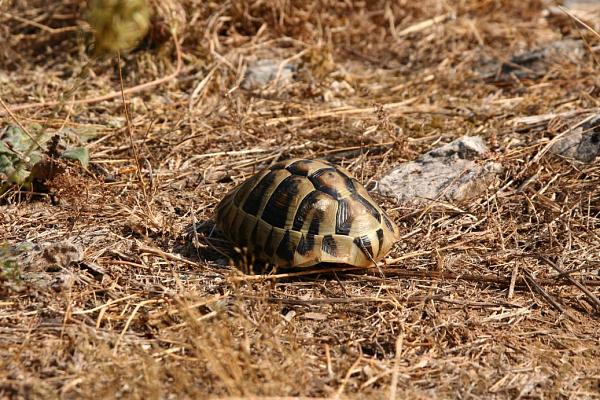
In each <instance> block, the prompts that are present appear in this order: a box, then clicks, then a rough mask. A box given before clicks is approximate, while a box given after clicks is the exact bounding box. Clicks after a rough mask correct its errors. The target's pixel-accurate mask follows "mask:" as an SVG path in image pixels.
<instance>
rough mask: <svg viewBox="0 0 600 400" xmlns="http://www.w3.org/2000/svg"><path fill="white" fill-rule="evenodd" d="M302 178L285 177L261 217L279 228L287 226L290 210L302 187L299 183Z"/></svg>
mask: <svg viewBox="0 0 600 400" xmlns="http://www.w3.org/2000/svg"><path fill="white" fill-rule="evenodd" d="M301 179H302V178H301V177H299V176H296V175H290V176H288V177H287V178H285V179H284V180H283V181H281V183H280V184H279V186H277V189H275V191H274V192H273V194H272V195H271V198H270V199H269V201H268V202H267V205H266V206H265V209H264V211H263V213H262V216H261V218H262V219H263V221H265V222H267V223H268V224H270V225H273V226H276V227H278V228H285V224H286V222H287V221H286V219H287V215H288V211H289V209H290V207H291V205H292V202H293V200H294V198H295V197H296V196H298V194H299V192H300V189H299V187H298V184H299V182H300V180H301Z"/></svg>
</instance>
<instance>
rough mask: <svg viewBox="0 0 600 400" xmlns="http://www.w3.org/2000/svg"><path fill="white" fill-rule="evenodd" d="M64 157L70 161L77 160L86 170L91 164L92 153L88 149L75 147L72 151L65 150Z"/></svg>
mask: <svg viewBox="0 0 600 400" xmlns="http://www.w3.org/2000/svg"><path fill="white" fill-rule="evenodd" d="M62 156H63V157H64V158H68V159H70V160H77V161H79V162H80V163H81V165H83V166H84V167H86V168H87V166H88V164H89V163H90V153H89V152H88V149H87V148H86V147H74V148H72V149H68V150H65V151H64V152H63V154H62Z"/></svg>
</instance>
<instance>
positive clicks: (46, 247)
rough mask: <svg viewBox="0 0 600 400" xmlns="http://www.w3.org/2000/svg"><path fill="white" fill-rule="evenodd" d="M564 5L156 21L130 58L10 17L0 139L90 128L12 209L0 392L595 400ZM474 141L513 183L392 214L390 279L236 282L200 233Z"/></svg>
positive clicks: (10, 199)
mask: <svg viewBox="0 0 600 400" xmlns="http://www.w3.org/2000/svg"><path fill="white" fill-rule="evenodd" d="M570 3H571V4H575V3H576V2H570ZM552 5H553V4H550V2H545V1H541V0H540V1H531V2H523V1H516V0H515V1H509V0H505V1H475V0H464V1H455V2H439V1H434V0H424V1H420V2H409V1H385V0H377V1H294V0H282V1H278V0H269V1H246V0H243V1H242V0H227V1H220V2H208V1H197V0H179V1H178V0H169V1H166V2H159V1H152V2H150V8H151V9H152V14H151V17H150V22H149V26H148V29H147V32H148V33H147V34H146V35H145V37H144V39H143V40H142V41H141V42H140V43H139V44H138V45H137V47H135V48H134V49H132V50H131V51H129V52H127V53H123V54H121V57H120V58H119V59H117V57H116V56H112V55H102V54H96V53H95V52H94V50H93V48H92V47H93V46H92V33H91V30H90V27H89V25H88V23H87V22H86V20H85V15H86V12H87V11H86V10H87V4H86V2H85V1H83V0H67V1H49V2H48V1H45V2H42V1H38V0H24V1H12V2H11V1H8V2H4V3H2V2H0V9H1V10H2V14H0V36H1V37H2V38H3V40H2V43H0V66H1V68H0V82H1V85H0V99H2V101H3V103H4V105H5V107H2V108H0V121H1V122H2V126H0V138H1V137H2V135H4V133H5V132H6V129H8V127H9V126H12V127H15V126H16V124H17V122H18V123H19V124H22V126H23V127H24V128H25V129H28V128H29V127H32V126H34V125H35V126H41V127H42V128H43V130H44V132H46V133H47V134H49V135H50V136H52V135H58V137H59V138H63V139H64V138H66V137H67V136H69V137H70V136H72V135H75V136H77V135H80V136H81V137H83V136H86V135H87V134H88V133H90V132H92V133H93V134H92V135H87V136H86V139H85V140H82V141H81V142H80V143H78V144H79V145H81V146H85V147H86V148H87V150H88V151H89V154H90V163H89V165H87V166H84V165H80V164H77V163H75V162H71V161H65V160H62V159H60V160H59V158H57V157H56V155H55V157H52V155H47V156H48V157H50V159H51V160H54V161H53V162H55V163H60V165H64V168H62V169H60V171H59V173H57V174H53V175H52V176H51V177H48V179H39V182H37V184H36V185H33V186H30V187H28V188H22V190H18V188H14V187H12V188H10V189H9V190H3V192H2V195H1V197H0V267H1V268H2V271H0V273H1V275H0V397H3V398H4V397H5V398H56V397H64V398H91V397H96V398H104V397H106V398H116V397H119V398H205V397H209V396H214V397H215V398H217V397H227V396H242V397H252V396H311V397H329V398H332V397H335V396H338V397H339V398H357V399H358V398H373V399H379V398H393V397H397V398H456V397H460V398H570V399H571V398H586V399H587V398H599V397H600V395H598V393H600V363H598V361H597V360H598V358H599V357H600V342H599V341H600V328H599V324H598V316H599V310H600V302H599V301H598V298H599V297H600V289H599V287H600V278H599V269H600V190H599V189H598V188H599V187H600V167H599V164H598V162H597V161H596V162H593V161H592V162H587V163H586V162H581V161H578V160H575V159H571V158H569V157H561V156H558V155H555V154H553V153H552V151H550V150H551V147H552V145H553V143H555V142H556V141H558V140H559V139H560V138H561V137H563V136H565V135H567V134H568V133H569V132H570V130H571V129H572V128H574V127H576V126H577V125H578V124H579V125H580V124H581V123H582V122H583V121H585V120H586V118H588V117H590V116H593V115H595V114H598V111H599V103H598V93H600V79H599V75H598V58H599V57H600V54H599V52H598V49H599V47H598V46H599V44H600V40H599V39H598V35H597V34H595V33H593V32H592V31H590V30H589V29H587V28H585V27H583V25H581V24H576V23H574V21H573V20H572V19H571V18H570V17H566V16H565V15H564V14H560V13H557V12H556V9H555V8H552V9H551V7H550V6H552ZM548 10H551V12H550V11H548ZM577 15H581V14H577ZM589 24H590V25H591V27H593V24H594V22H593V20H592V22H590V23H589ZM596 25H598V21H597V20H596ZM596 27H597V26H596ZM261 60H271V61H270V62H271V64H272V63H273V62H274V63H275V65H279V68H278V72H277V73H276V74H274V75H273V76H271V77H270V78H273V79H267V81H266V82H264V84H258V86H256V85H255V84H253V85H249V84H248V85H245V84H243V82H244V78H245V77H247V76H248V69H249V68H252V66H254V65H256V64H257V63H259V62H261ZM273 60H274V61H273ZM259 83H260V82H259ZM121 84H122V85H123V89H124V96H122V93H121V89H120V86H121ZM123 97H124V98H125V99H126V101H127V104H128V114H129V120H128V119H127V115H126V113H125V111H124V108H123ZM590 129H591V132H592V133H591V134H592V135H595V133H594V132H596V131H595V130H594V129H598V128H594V127H591V128H590ZM84 134H86V135H84ZM466 134H468V135H478V136H481V137H483V138H484V139H485V140H486V142H487V144H488V146H489V147H490V152H489V154H486V155H485V157H483V159H481V160H479V162H482V163H483V162H486V161H489V160H492V161H494V162H497V163H499V164H501V165H502V167H503V173H502V175H501V177H500V182H498V185H497V187H493V188H490V190H489V192H487V193H485V195H483V196H479V197H477V198H476V199H473V200H472V201H470V202H464V203H456V204H450V203H448V202H443V201H433V202H429V203H426V204H419V205H410V204H396V203H394V202H393V201H392V200H390V199H387V198H383V197H381V196H380V197H377V200H378V201H380V202H381V203H382V204H383V205H384V207H385V208H386V210H388V212H389V215H390V216H391V217H392V218H393V219H394V220H395V221H396V222H397V223H398V224H399V226H400V227H401V230H402V234H403V238H402V240H401V241H400V242H399V243H398V244H397V245H396V247H395V248H394V249H393V251H392V253H391V254H390V258H389V263H388V264H389V265H388V266H387V267H386V268H384V269H383V275H382V274H381V273H380V272H379V271H377V270H372V271H338V272H327V273H321V274H310V275H308V274H304V275H303V274H285V273H283V274H280V275H278V276H269V277H266V276H256V275H254V276H253V275H243V274H241V273H240V272H239V271H238V270H236V269H235V268H232V267H231V266H229V263H228V260H227V252H228V251H230V249H228V248H227V246H226V244H225V243H224V242H223V239H222V238H221V237H220V236H218V234H217V235H215V234H214V232H212V227H213V225H212V222H211V218H212V212H213V209H214V207H215V206H216V204H217V203H218V201H219V200H220V199H221V198H222V197H223V195H224V194H225V193H226V192H227V191H228V190H230V189H231V188H232V187H233V186H234V185H236V184H238V183H240V182H242V181H243V180H244V179H246V178H247V177H249V176H250V175H251V174H252V173H254V172H255V171H256V169H257V168H260V167H263V166H265V165H268V164H269V163H272V162H275V161H277V160H281V159H284V158H288V157H326V158H328V159H330V160H332V161H336V162H338V163H340V164H342V165H343V166H344V167H346V168H347V169H348V170H350V171H351V172H352V173H353V174H354V175H355V176H356V177H357V178H358V179H359V180H360V181H361V182H363V183H364V184H365V185H366V186H367V187H368V188H373V186H374V182H375V181H377V180H378V179H379V178H381V176H382V175H383V173H384V172H385V171H386V170H388V169H390V168H392V167H393V166H395V165H397V164H399V163H401V162H406V161H410V160H415V159H417V158H418V157H419V155H421V154H423V153H425V152H426V151H428V150H431V149H432V148H435V147H437V146H439V145H440V144H442V143H447V142H450V141H451V140H453V139H455V138H458V137H460V136H463V135H466ZM595 137H596V136H589V140H590V142H593V140H594V138H595ZM598 137H600V133H598ZM596 160H597V159H596ZM211 233H212V238H210V239H209V236H211ZM278 272H281V271H278Z"/></svg>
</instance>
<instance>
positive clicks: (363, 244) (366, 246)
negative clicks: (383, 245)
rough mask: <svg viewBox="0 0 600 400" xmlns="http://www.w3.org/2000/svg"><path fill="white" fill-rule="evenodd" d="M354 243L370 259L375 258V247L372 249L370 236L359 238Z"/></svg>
mask: <svg viewBox="0 0 600 400" xmlns="http://www.w3.org/2000/svg"><path fill="white" fill-rule="evenodd" d="M354 243H355V244H356V245H357V246H358V247H359V248H360V249H361V250H362V251H363V252H365V253H367V256H368V257H371V258H372V257H373V247H371V239H369V237H368V236H366V235H364V236H359V237H357V238H355V239H354Z"/></svg>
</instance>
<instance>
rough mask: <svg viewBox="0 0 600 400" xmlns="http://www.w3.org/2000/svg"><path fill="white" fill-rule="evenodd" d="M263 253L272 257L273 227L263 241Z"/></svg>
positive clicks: (273, 245)
mask: <svg viewBox="0 0 600 400" xmlns="http://www.w3.org/2000/svg"><path fill="white" fill-rule="evenodd" d="M265 254H266V255H268V256H269V257H272V256H273V254H275V243H273V228H271V231H270V232H269V236H268V237H267V241H266V242H265Z"/></svg>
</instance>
